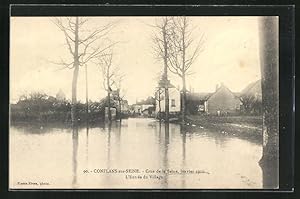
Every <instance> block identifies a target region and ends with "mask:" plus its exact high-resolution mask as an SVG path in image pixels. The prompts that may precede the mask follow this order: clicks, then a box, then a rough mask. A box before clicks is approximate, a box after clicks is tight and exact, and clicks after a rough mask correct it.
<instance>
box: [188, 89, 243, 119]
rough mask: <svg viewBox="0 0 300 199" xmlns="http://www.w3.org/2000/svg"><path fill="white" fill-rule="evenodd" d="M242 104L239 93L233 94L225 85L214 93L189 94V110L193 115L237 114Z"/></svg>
mask: <svg viewBox="0 0 300 199" xmlns="http://www.w3.org/2000/svg"><path fill="white" fill-rule="evenodd" d="M241 105H242V102H241V100H240V98H239V96H238V94H237V93H233V92H232V91H231V90H230V89H229V88H227V87H226V86H225V85H224V84H221V85H220V86H218V87H216V91H215V92H213V93H188V94H187V109H188V112H189V113H191V114H195V113H206V114H210V115H228V114H237V113H239V111H240V107H241Z"/></svg>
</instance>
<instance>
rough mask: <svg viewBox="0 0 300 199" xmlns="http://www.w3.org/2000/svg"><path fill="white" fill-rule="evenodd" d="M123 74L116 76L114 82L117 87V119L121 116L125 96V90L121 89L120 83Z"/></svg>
mask: <svg viewBox="0 0 300 199" xmlns="http://www.w3.org/2000/svg"><path fill="white" fill-rule="evenodd" d="M124 77H125V75H118V76H117V77H116V84H115V87H116V89H117V93H116V98H117V101H118V106H119V119H120V120H121V119H122V118H121V117H122V103H123V100H124V98H125V90H124V89H122V83H123V80H124Z"/></svg>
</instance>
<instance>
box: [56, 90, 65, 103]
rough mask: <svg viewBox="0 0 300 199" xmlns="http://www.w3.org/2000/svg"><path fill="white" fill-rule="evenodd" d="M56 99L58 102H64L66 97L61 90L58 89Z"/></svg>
mask: <svg viewBox="0 0 300 199" xmlns="http://www.w3.org/2000/svg"><path fill="white" fill-rule="evenodd" d="M56 99H57V100H59V101H64V100H66V95H65V93H64V92H63V91H62V90H61V89H59V91H58V92H57V94H56Z"/></svg>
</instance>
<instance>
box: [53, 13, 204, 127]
mask: <svg viewBox="0 0 300 199" xmlns="http://www.w3.org/2000/svg"><path fill="white" fill-rule="evenodd" d="M89 20H90V19H88V18H83V17H65V18H55V19H53V20H52V21H53V23H54V24H55V25H56V26H57V27H58V28H59V30H61V32H62V33H63V35H64V38H65V41H66V46H67V49H68V52H69V55H70V57H69V59H68V60H67V59H61V60H60V61H59V62H54V63H55V64H58V65H61V66H62V69H70V70H72V71H73V80H72V103H71V107H72V108H71V109H72V110H71V118H72V122H73V123H74V122H76V120H77V119H76V106H75V104H76V103H77V80H78V74H79V71H80V68H81V67H82V66H85V67H86V74H87V68H88V67H87V66H88V64H90V63H93V64H96V65H98V66H99V67H100V68H101V71H102V74H103V87H104V89H105V91H106V93H107V98H108V119H109V120H111V112H110V107H111V106H110V98H111V93H112V92H113V90H115V91H117V92H118V96H119V101H120V103H121V101H122V99H123V97H124V95H122V94H121V93H120V92H121V82H122V79H123V77H124V76H121V75H118V74H117V71H118V68H117V67H115V66H114V64H113V47H114V46H115V44H117V42H112V41H110V40H109V39H108V38H109V37H108V35H109V33H110V32H111V30H112V29H113V28H114V27H115V25H116V22H109V23H107V24H105V25H103V26H101V27H94V28H91V26H88V25H87V24H88V22H89ZM152 26H153V27H154V29H155V34H154V36H153V42H154V51H155V54H156V57H157V58H158V59H159V60H161V61H162V62H163V68H164V70H163V71H164V72H163V74H162V77H161V80H160V82H159V87H160V88H163V89H164V91H165V93H164V96H165V112H166V114H165V115H166V118H165V119H166V121H168V119H169V91H168V88H169V87H170V81H169V78H168V71H170V72H172V73H173V74H175V75H177V76H178V77H180V78H181V80H182V94H183V99H182V110H181V112H182V120H183V121H184V120H185V114H186V107H185V101H186V92H187V91H186V78H187V76H189V75H191V74H192V72H191V70H190V69H191V66H192V64H193V63H194V62H195V60H196V58H197V57H198V55H199V53H200V52H201V51H202V50H203V41H204V40H203V34H202V35H200V36H199V41H195V40H194V39H193V36H192V32H193V28H194V27H192V26H191V21H190V19H189V18H188V17H163V18H161V19H159V20H156V23H155V24H154V25H152ZM88 27H90V28H88ZM86 76H87V75H86ZM86 84H87V82H86ZM86 95H87V102H86V103H87V109H88V93H86Z"/></svg>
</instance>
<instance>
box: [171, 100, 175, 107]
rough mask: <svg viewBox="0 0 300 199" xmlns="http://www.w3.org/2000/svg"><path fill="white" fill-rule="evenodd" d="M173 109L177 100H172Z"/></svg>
mask: <svg viewBox="0 0 300 199" xmlns="http://www.w3.org/2000/svg"><path fill="white" fill-rule="evenodd" d="M171 107H175V99H172V100H171Z"/></svg>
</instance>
